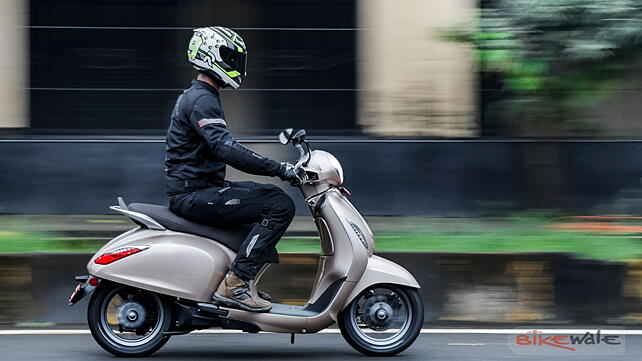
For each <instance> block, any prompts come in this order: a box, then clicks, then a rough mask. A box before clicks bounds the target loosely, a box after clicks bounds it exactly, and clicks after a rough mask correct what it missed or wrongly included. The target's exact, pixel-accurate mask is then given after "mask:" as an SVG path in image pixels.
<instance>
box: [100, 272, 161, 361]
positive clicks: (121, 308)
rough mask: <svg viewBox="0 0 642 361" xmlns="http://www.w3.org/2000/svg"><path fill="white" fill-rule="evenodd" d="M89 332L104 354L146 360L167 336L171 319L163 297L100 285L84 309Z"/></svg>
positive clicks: (146, 292) (127, 288)
mask: <svg viewBox="0 0 642 361" xmlns="http://www.w3.org/2000/svg"><path fill="white" fill-rule="evenodd" d="M87 321H88V323H89V330H90V331H91V334H92V336H93V337H94V339H95V340H96V342H97V343H98V344H99V345H100V346H101V347H102V348H103V349H105V350H106V351H108V352H110V353H112V354H114V355H116V356H123V357H133V356H147V355H150V354H152V353H153V352H155V351H157V350H158V349H159V348H161V347H162V346H163V345H164V344H165V343H166V342H167V341H168V340H169V336H166V335H163V332H165V331H167V330H169V328H170V325H171V321H172V315H171V307H170V303H169V301H168V300H167V299H165V298H164V297H162V296H160V295H158V294H156V293H153V292H149V291H144V290H141V289H137V288H134V287H129V286H124V285H119V284H115V283H109V282H105V281H103V283H101V285H100V286H99V287H98V289H97V290H96V291H95V292H94V294H93V295H92V297H91V300H90V301H89V308H88V309H87Z"/></svg>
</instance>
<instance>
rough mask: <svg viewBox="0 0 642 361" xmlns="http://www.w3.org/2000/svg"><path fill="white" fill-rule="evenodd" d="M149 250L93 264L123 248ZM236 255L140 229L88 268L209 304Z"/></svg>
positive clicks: (198, 240) (191, 238) (203, 241)
mask: <svg viewBox="0 0 642 361" xmlns="http://www.w3.org/2000/svg"><path fill="white" fill-rule="evenodd" d="M136 246H138V247H141V246H149V248H148V249H146V250H144V251H142V252H139V253H136V254H133V255H131V256H128V257H125V258H123V259H120V260H118V261H115V262H113V263H110V264H107V265H99V264H96V263H94V259H95V258H96V257H97V256H99V255H101V254H102V253H104V252H106V251H109V250H113V249H115V248H120V247H136ZM234 257H236V253H234V251H232V250H230V249H229V248H227V247H225V246H223V245H222V244H220V243H218V242H216V241H214V240H211V239H207V238H203V237H199V236H195V235H191V234H186V233H179V232H173V231H168V230H166V231H160V230H151V229H137V230H133V231H130V232H128V233H126V234H123V235H121V236H119V237H117V238H115V239H114V240H113V241H111V242H109V243H108V244H107V245H105V246H104V247H103V248H102V249H101V250H100V251H98V253H96V255H94V257H92V259H91V260H90V261H89V263H88V264H87V270H88V271H89V273H90V274H92V275H94V276H96V277H99V278H102V279H106V280H109V281H113V282H117V283H121V284H125V285H129V286H133V287H138V288H141V289H145V290H149V291H153V292H158V293H161V294H165V295H170V296H174V297H180V298H186V299H190V300H194V301H201V302H210V301H211V297H212V294H213V293H214V291H216V287H218V284H219V283H220V282H221V280H222V279H223V276H225V273H227V270H228V268H229V265H230V264H231V263H232V260H233V259H234Z"/></svg>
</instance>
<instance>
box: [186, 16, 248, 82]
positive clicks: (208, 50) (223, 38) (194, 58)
mask: <svg viewBox="0 0 642 361" xmlns="http://www.w3.org/2000/svg"><path fill="white" fill-rule="evenodd" d="M187 59H188V60H189V62H190V63H192V66H193V67H194V68H195V69H197V70H198V71H201V72H203V73H205V74H207V75H209V76H211V77H213V78H214V79H218V80H219V81H221V82H222V83H223V84H224V85H225V86H231V87H232V88H234V89H237V88H238V87H240V86H241V83H242V82H243V79H244V78H245V76H246V75H247V74H246V71H245V64H246V60H247V49H246V48H245V42H244V41H243V38H241V37H240V36H239V34H237V33H235V32H234V31H232V30H230V29H228V28H224V27H222V26H210V27H206V28H199V29H194V34H193V35H192V39H190V41H189V47H188V49H187Z"/></svg>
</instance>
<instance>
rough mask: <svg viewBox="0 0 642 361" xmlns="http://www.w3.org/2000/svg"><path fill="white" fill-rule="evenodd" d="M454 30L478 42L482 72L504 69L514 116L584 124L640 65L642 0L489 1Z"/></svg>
mask: <svg viewBox="0 0 642 361" xmlns="http://www.w3.org/2000/svg"><path fill="white" fill-rule="evenodd" d="M446 35H447V37H448V38H450V39H452V40H455V41H460V42H468V43H472V44H474V45H475V46H476V53H477V59H478V63H479V67H480V71H481V72H482V73H497V74H499V75H500V77H501V79H502V82H503V84H504V88H505V90H506V91H508V93H509V94H510V95H509V97H508V100H506V101H504V102H503V105H502V106H501V110H502V111H503V112H504V113H506V114H509V115H508V116H509V117H514V118H516V119H520V121H523V122H536V123H548V124H551V123H557V124H559V123H562V122H564V123H566V124H568V123H575V124H576V125H578V126H581V125H582V121H583V119H581V111H582V109H584V108H585V107H587V106H588V105H591V104H593V103H594V102H596V101H599V100H602V99H603V98H604V97H607V96H608V95H609V94H610V93H612V91H614V90H617V89H618V88H619V87H621V83H622V81H623V80H624V79H626V77H627V75H628V74H629V73H630V72H631V69H632V67H634V66H637V65H638V64H640V60H641V59H642V56H641V54H642V53H641V51H640V50H641V45H642V1H640V0H490V1H482V9H480V11H479V16H478V22H477V24H476V26H475V29H474V30H472V31H470V30H469V31H466V30H462V29H457V30H454V31H448V32H447V33H446Z"/></svg>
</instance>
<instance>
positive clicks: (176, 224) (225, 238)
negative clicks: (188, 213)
mask: <svg viewBox="0 0 642 361" xmlns="http://www.w3.org/2000/svg"><path fill="white" fill-rule="evenodd" d="M127 208H129V210H131V211H134V212H138V213H142V214H145V215H147V216H149V217H152V218H153V219H154V220H155V221H156V222H158V223H159V224H160V225H161V226H163V227H165V228H167V229H169V230H172V231H176V232H183V233H189V234H195V235H197V236H201V237H206V238H210V239H213V240H215V241H217V242H219V243H221V244H223V245H225V246H227V247H228V248H229V249H231V250H233V251H234V252H237V253H238V251H239V249H240V248H241V243H243V241H244V240H245V237H247V234H248V233H250V230H251V229H252V227H253V225H252V224H239V225H234V226H230V227H211V226H205V225H202V224H199V223H194V222H192V221H188V220H187V219H185V218H182V217H179V216H177V215H176V214H174V212H172V211H170V210H169V208H167V207H164V206H159V205H155V204H146V203H131V204H129V205H128V206H127ZM268 262H272V263H278V262H279V254H278V253H277V252H276V249H275V250H274V251H273V252H272V254H271V255H270V257H269V259H268Z"/></svg>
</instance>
